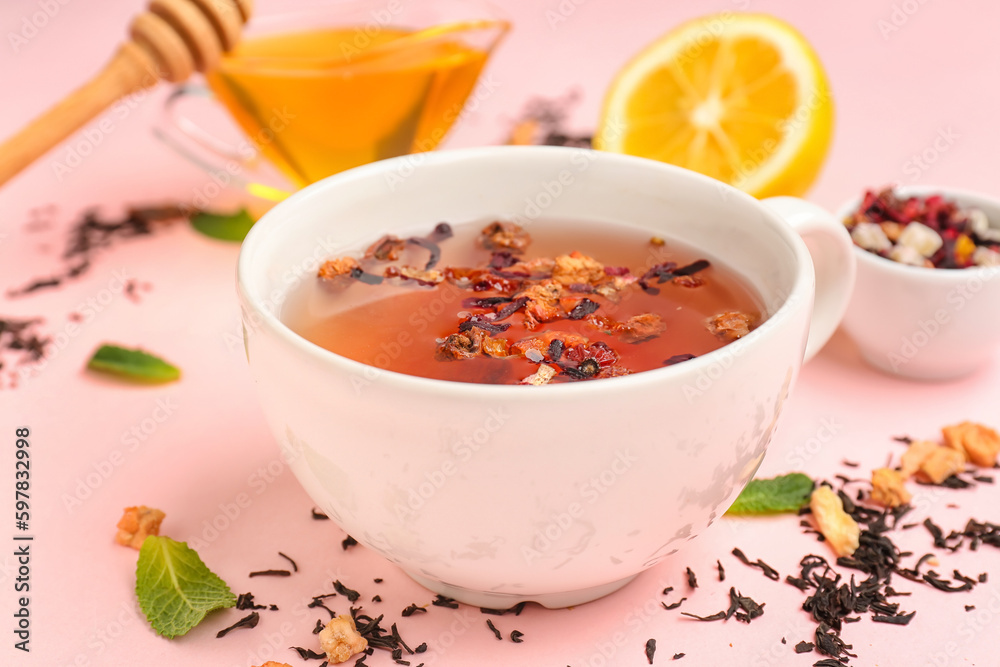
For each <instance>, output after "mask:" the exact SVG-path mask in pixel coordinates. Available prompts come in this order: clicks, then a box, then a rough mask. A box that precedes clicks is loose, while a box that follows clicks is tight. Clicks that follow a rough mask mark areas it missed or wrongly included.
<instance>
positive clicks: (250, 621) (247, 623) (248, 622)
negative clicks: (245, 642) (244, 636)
mask: <svg viewBox="0 0 1000 667" xmlns="http://www.w3.org/2000/svg"><path fill="white" fill-rule="evenodd" d="M259 622H260V614H258V613H257V612H255V611H252V612H250V613H249V614H247V615H246V616H244V617H243V618H241V619H240V620H238V621H236V622H235V623H233V624H232V625H230V626H229V627H228V628H223V629H222V630H219V631H218V632H217V633H215V637H216V639H221V638H222V637H225V636H226V635H228V634H229V633H230V632H232V631H233V630H235V629H236V628H256V627H257V623H259Z"/></svg>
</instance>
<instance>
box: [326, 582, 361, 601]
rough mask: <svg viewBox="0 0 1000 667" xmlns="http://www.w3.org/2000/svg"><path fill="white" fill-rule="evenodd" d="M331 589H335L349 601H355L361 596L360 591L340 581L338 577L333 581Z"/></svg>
mask: <svg viewBox="0 0 1000 667" xmlns="http://www.w3.org/2000/svg"><path fill="white" fill-rule="evenodd" d="M333 590H335V591H337V592H338V593H340V594H341V595H343V596H344V597H346V598H347V599H348V600H350V601H351V602H357V601H358V598H360V597H361V593H359V592H357V591H356V590H354V589H352V588H348V587H347V586H345V585H344V584H342V583H340V579H338V580H336V581H335V582H333Z"/></svg>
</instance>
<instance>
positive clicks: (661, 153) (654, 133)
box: [594, 12, 833, 197]
mask: <svg viewBox="0 0 1000 667" xmlns="http://www.w3.org/2000/svg"><path fill="white" fill-rule="evenodd" d="M832 134H833V99H832V97H831V93H830V86H829V83H828V82H827V78H826V75H825V74H824V72H823V67H822V65H821V64H820V61H819V58H818V57H817V56H816V53H815V51H813V49H812V47H811V46H810V45H809V43H808V42H806V40H805V38H804V37H802V35H801V34H799V32H798V31H797V30H795V29H794V28H793V27H791V26H790V25H788V24H787V23H785V22H783V21H781V20H779V19H776V18H774V17H773V16H767V15H763V14H739V13H733V12H725V13H723V14H717V15H713V16H706V17H703V18H699V19H695V20H693V21H689V22H688V23H685V24H683V25H681V26H680V27H678V28H676V29H675V30H673V31H671V32H669V33H667V34H666V35H664V36H663V37H661V38H660V39H658V40H656V41H655V42H653V43H652V44H650V45H649V46H648V47H646V48H645V49H644V50H643V51H642V52H641V53H639V54H638V55H637V56H636V57H635V58H633V59H632V60H631V61H630V62H629V63H628V64H627V65H625V67H624V68H623V69H622V70H621V71H620V72H619V73H618V75H617V76H616V77H615V80H614V81H613V83H612V85H611V88H610V90H609V91H608V94H607V97H606V98H605V101H604V109H603V112H602V114H601V122H600V125H599V127H598V131H597V133H596V135H595V137H594V146H595V147H596V148H599V149H603V150H607V151H614V152H619V153H628V154H630V155H639V156H642V157H648V158H653V159H656V160H661V161H663V162H669V163H671V164H676V165H679V166H682V167H687V168H688V169H692V170H694V171H698V172H701V173H703V174H706V175H708V176H712V177H713V178H717V179H719V180H720V181H724V182H726V183H729V184H731V185H734V186H736V187H738V188H740V189H742V190H744V191H745V192H748V193H749V194H751V195H754V196H755V197H770V196H773V195H802V194H803V193H805V192H806V190H808V188H809V186H810V185H812V183H813V181H814V180H815V179H816V176H817V175H818V173H819V170H820V167H821V166H822V164H823V160H824V158H825V157H826V153H827V150H828V148H829V146H830V139H831V136H832Z"/></svg>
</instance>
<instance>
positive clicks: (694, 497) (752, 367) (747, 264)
mask: <svg viewBox="0 0 1000 667" xmlns="http://www.w3.org/2000/svg"><path fill="white" fill-rule="evenodd" d="M546 218H550V219H556V220H579V221H581V222H621V223H628V224H631V225H638V226H641V227H645V228H647V229H648V230H649V231H650V234H651V235H658V236H662V237H665V238H666V239H667V240H668V243H669V239H670V238H676V239H678V240H682V241H683V242H684V243H686V244H687V245H689V246H693V247H695V248H698V249H700V250H701V251H703V254H704V256H706V257H707V258H708V259H710V260H711V261H713V262H719V263H721V264H724V265H726V266H728V267H729V268H730V269H732V270H733V271H735V272H736V273H737V274H739V275H741V276H743V278H744V279H745V281H746V282H747V283H749V285H750V286H751V287H752V288H753V289H754V290H755V291H756V292H757V293H758V294H759V295H760V297H761V299H762V302H763V304H764V310H765V312H766V315H767V319H766V321H764V322H763V323H762V324H761V325H760V326H759V327H758V328H757V329H755V330H754V331H753V332H751V333H750V334H749V335H748V336H746V337H744V338H742V339H740V340H739V341H736V342H734V343H731V344H729V345H727V346H725V347H723V348H721V349H719V350H716V351H714V352H711V353H709V354H706V355H704V356H702V357H699V358H696V359H693V360H690V361H687V362H684V363H682V364H677V365H674V366H670V367H666V368H662V369H657V370H653V371H648V372H643V373H636V374H634V375H630V376H625V377H618V378H611V379H604V380H599V381H596V382H584V383H572V384H561V385H549V386H543V387H518V386H497V385H475V384H472V385H470V384H467V383H456V382H447V381H440V380H431V379H426V378H420V377H413V376H408V375H401V374H397V373H392V372H386V371H380V370H379V369H376V368H373V367H370V366H366V365H364V364H361V363H358V362H355V361H352V360H349V359H346V358H344V357H340V356H338V355H336V354H334V353H331V352H329V351H327V350H325V349H322V348H320V347H318V346H316V345H314V344H312V343H310V342H308V341H307V340H305V339H303V338H301V337H299V336H298V335H296V334H295V333H294V332H292V331H291V330H290V329H289V328H288V327H287V326H285V325H284V324H283V323H282V322H281V320H280V317H279V316H280V305H281V302H282V300H283V295H285V294H287V292H288V290H289V289H290V288H292V287H294V285H295V284H296V283H297V282H298V281H300V280H312V279H314V275H315V267H316V265H317V263H318V260H319V259H324V258H328V257H332V256H336V255H338V254H340V253H343V252H345V251H346V250H347V249H349V248H357V247H359V246H360V247H364V246H365V245H366V242H370V241H372V240H374V239H375V238H377V237H379V236H380V235H382V234H384V233H395V234H397V235H400V236H408V235H411V234H413V233H416V232H419V231H424V230H426V229H428V228H430V227H433V225H435V224H436V223H438V222H440V221H442V220H446V221H449V222H452V223H464V222H474V223H479V222H481V223H486V222H488V221H491V220H494V219H509V220H516V221H519V222H521V223H522V224H525V225H527V226H528V228H529V230H530V227H531V225H542V224H545V223H544V220H545V219H546ZM813 289H814V287H813V273H812V265H811V263H810V261H809V257H808V253H807V251H806V248H805V245H804V244H803V242H802V241H801V239H799V237H798V236H797V235H796V234H795V233H794V232H793V231H791V229H790V227H788V226H787V225H786V224H785V223H784V222H782V221H781V220H780V219H779V218H778V217H777V216H776V215H775V214H774V213H772V212H770V211H769V210H768V209H766V208H765V207H764V206H762V205H761V204H760V203H759V202H757V201H756V200H755V199H752V198H751V197H748V196H746V195H744V194H742V193H740V192H738V191H736V190H734V189H732V188H729V187H728V186H724V185H722V184H720V183H718V182H716V181H713V180H711V179H709V178H706V177H703V176H700V175H697V174H693V173H691V172H687V171H685V170H682V169H679V168H676V167H672V166H669V165H665V164H661V163H657V162H652V161H648V160H643V159H639V158H632V157H627V156H620V155H612V154H606V153H599V152H595V151H589V150H578V149H565V148H545V147H529V148H511V147H500V148H484V149H470V150H461V151H450V152H441V153H433V154H427V155H421V156H412V157H409V158H397V159H394V160H388V161H384V162H381V163H378V164H373V165H368V166H366V167H361V168H359V169H355V170H352V171H350V172H347V173H344V174H341V175H338V176H335V177H332V178H330V179H326V180H324V181H322V182H320V183H317V184H316V185H313V186H311V187H309V188H306V189H305V190H303V191H302V192H300V193H298V194H296V195H294V196H293V197H292V198H290V199H288V200H287V201H286V202H283V203H282V204H280V205H279V206H278V207H276V208H275V209H273V210H272V211H271V212H269V213H267V214H266V215H265V216H264V218H263V219H262V220H261V221H260V222H259V223H258V224H257V225H256V226H255V227H254V229H253V230H252V231H251V233H250V235H249V236H248V237H247V240H246V242H245V243H244V246H243V250H242V252H241V256H240V260H239V293H240V300H241V305H242V312H243V321H244V329H245V337H246V347H247V355H248V360H249V363H250V368H251V372H252V375H253V377H254V379H255V382H256V385H257V389H258V392H259V395H260V399H261V403H262V406H263V408H264V413H265V415H266V417H267V420H268V423H269V425H270V428H271V430H272V431H273V433H274V435H275V437H276V438H277V439H278V441H279V443H280V446H281V448H282V450H283V452H284V454H285V456H286V459H287V460H288V462H289V464H290V467H291V468H292V470H293V471H294V472H295V474H296V476H297V477H298V479H299V480H300V482H301V483H302V485H303V487H304V488H305V489H306V491H307V492H308V493H309V495H310V496H311V497H312V498H313V499H314V501H315V502H316V503H317V504H318V505H319V506H320V507H321V508H322V509H323V510H324V511H325V512H326V513H327V514H328V515H329V516H330V517H331V518H332V519H334V520H335V521H336V522H337V523H338V524H339V525H340V526H341V527H342V528H343V529H344V530H345V531H347V532H348V533H349V534H351V535H352V536H354V537H355V538H356V539H357V540H358V541H359V542H361V543H362V544H364V545H366V546H368V547H369V548H372V549H374V550H376V551H377V552H379V553H380V554H382V555H383V556H385V557H386V558H387V559H389V560H390V561H392V562H394V563H397V564H398V565H399V566H400V567H401V568H403V569H404V570H405V571H406V572H407V573H408V574H410V575H411V576H412V577H414V578H415V579H416V580H417V581H419V582H420V583H422V584H424V585H425V586H427V587H428V588H430V589H431V590H433V591H435V592H438V593H441V594H444V595H447V596H449V597H453V598H456V599H458V600H461V601H463V602H467V603H470V604H474V605H478V606H486V607H494V608H507V607H510V606H511V605H514V604H517V603H518V602H520V601H522V600H534V601H537V602H540V603H542V604H544V605H546V606H550V607H559V606H566V605H573V604H578V603H581V602H585V601H588V600H592V599H594V598H597V597H600V596H601V595H604V594H606V593H609V592H611V591H613V590H615V589H617V588H618V587H620V586H622V585H623V584H624V583H626V582H627V581H629V580H630V579H631V578H633V577H634V576H635V575H636V574H638V573H639V572H641V571H643V570H645V569H647V568H649V567H651V566H653V565H655V564H656V563H658V562H660V561H661V560H662V559H664V558H665V557H667V556H670V555H671V554H673V553H675V552H676V551H677V550H678V549H680V548H681V547H682V546H683V545H684V544H685V543H686V542H687V541H688V540H690V539H693V538H694V537H695V536H696V535H697V534H698V533H700V532H701V531H702V530H704V529H705V528H706V527H707V526H709V525H711V524H712V522H713V521H715V519H717V518H719V517H720V516H721V515H722V514H723V513H724V512H725V510H726V509H727V508H728V507H729V505H730V504H731V503H732V501H733V500H734V499H735V497H736V495H737V494H738V493H739V491H740V490H741V489H742V488H743V486H744V485H745V484H746V482H747V481H748V480H749V479H750V477H751V476H752V475H753V473H754V472H755V471H756V469H757V467H758V465H759V464H760V462H761V460H762V458H763V456H764V452H765V448H766V446H767V444H768V442H769V441H770V438H771V435H772V433H773V430H774V427H775V424H776V421H777V419H778V417H779V414H780V412H781V408H782V404H783V402H784V400H785V398H786V397H787V395H788V392H789V391H790V389H791V387H792V385H793V383H794V380H795V378H796V376H797V373H798V369H799V367H800V365H801V363H802V358H803V351H804V349H805V344H806V338H807V330H808V327H809V318H810V313H811V309H812V302H813Z"/></svg>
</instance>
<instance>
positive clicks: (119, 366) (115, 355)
mask: <svg viewBox="0 0 1000 667" xmlns="http://www.w3.org/2000/svg"><path fill="white" fill-rule="evenodd" d="M87 368H89V369H90V370H92V371H100V372H102V373H111V374H113V375H118V376H121V377H124V378H127V379H129V380H138V381H141V382H171V381H173V380H176V379H178V378H180V376H181V371H180V369H179V368H177V367H176V366H174V365H173V364H170V363H168V362H166V361H164V360H163V359H160V358H159V357H157V356H154V355H152V354H149V353H148V352H143V351H142V350H131V349H129V348H126V347H119V346H117V345H101V346H100V347H99V348H97V351H96V352H94V356H92V357H91V358H90V361H88V362H87Z"/></svg>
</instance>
